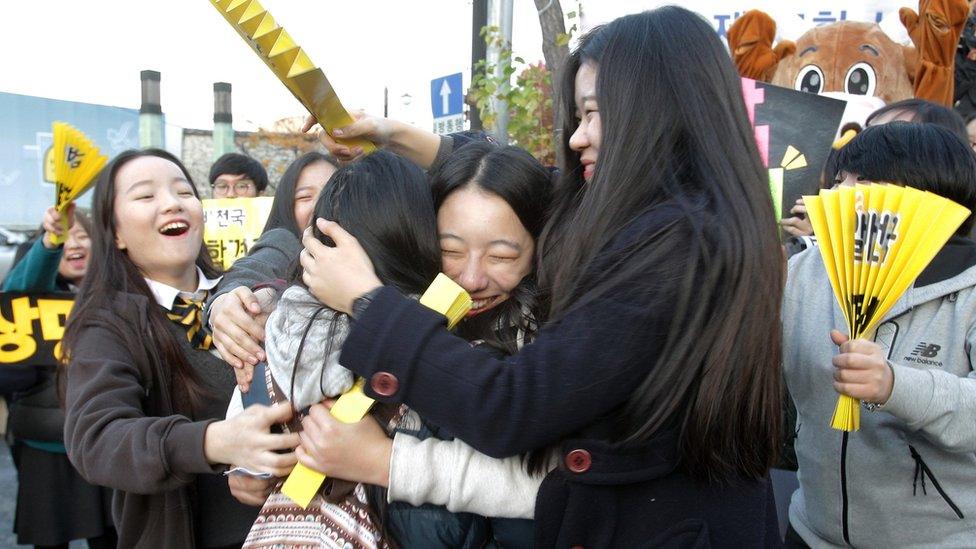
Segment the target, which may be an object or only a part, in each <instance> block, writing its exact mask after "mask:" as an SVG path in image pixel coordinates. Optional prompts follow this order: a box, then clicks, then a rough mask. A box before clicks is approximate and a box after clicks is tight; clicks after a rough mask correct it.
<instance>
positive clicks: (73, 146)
mask: <svg viewBox="0 0 976 549" xmlns="http://www.w3.org/2000/svg"><path fill="white" fill-rule="evenodd" d="M53 133H54V145H53V146H52V148H51V151H52V155H51V156H52V161H53V163H54V182H55V183H54V188H55V196H54V207H55V208H57V210H58V212H59V213H61V214H62V216H61V226H62V228H63V229H64V231H63V232H62V233H61V234H62V236H61V237H57V236H53V235H52V241H53V242H54V243H55V244H62V243H63V242H64V240H65V238H66V237H67V234H68V217H67V216H66V215H63V214H64V212H65V210H67V209H68V205H69V204H71V202H73V201H74V200H75V199H76V198H78V197H79V196H81V194H82V193H84V192H85V191H87V190H88V188H89V187H91V185H92V183H93V182H94V181H95V176H96V175H98V172H100V171H101V170H102V167H103V166H105V163H106V162H108V157H106V156H105V155H103V154H101V153H100V152H99V151H98V147H96V146H95V144H94V143H92V142H91V139H88V136H86V135H85V134H84V133H82V131H81V130H79V129H78V128H75V127H74V126H71V125H70V124H66V123H64V122H55V123H54V127H53Z"/></svg>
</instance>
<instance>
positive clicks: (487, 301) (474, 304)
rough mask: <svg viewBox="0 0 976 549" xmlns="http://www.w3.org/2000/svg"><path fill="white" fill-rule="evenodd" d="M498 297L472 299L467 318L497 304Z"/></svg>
mask: <svg viewBox="0 0 976 549" xmlns="http://www.w3.org/2000/svg"><path fill="white" fill-rule="evenodd" d="M498 297H499V296H497V295H496V296H492V297H486V298H484V299H474V300H472V301H471V310H470V311H468V314H467V316H469V317H471V316H474V315H477V314H480V313H483V312H485V311H487V310H488V309H491V308H492V307H494V306H495V303H497V302H498Z"/></svg>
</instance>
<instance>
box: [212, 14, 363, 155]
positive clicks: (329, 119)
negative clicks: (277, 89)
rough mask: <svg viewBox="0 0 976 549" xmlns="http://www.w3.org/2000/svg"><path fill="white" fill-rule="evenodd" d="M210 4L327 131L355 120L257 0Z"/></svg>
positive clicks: (353, 142) (357, 142)
mask: <svg viewBox="0 0 976 549" xmlns="http://www.w3.org/2000/svg"><path fill="white" fill-rule="evenodd" d="M210 3H211V4H213V6H214V7H215V8H217V11H219V12H220V14H221V15H223V16H224V19H226V20H227V22H228V23H230V25H231V26H232V27H234V30H236V31H237V34H239V35H240V36H241V38H243V39H244V41H245V42H247V43H248V45H249V46H251V49H252V50H254V53H256V54H258V57H260V58H261V60H262V61H264V62H265V64H266V65H268V68H270V69H271V72H273V73H274V74H275V76H277V77H278V80H281V83H282V84H284V85H285V87H287V88H288V90H289V91H291V93H292V95H294V96H295V98H296V99H298V101H300V102H301V104H302V105H304V106H305V108H306V109H308V112H310V113H312V114H313V115H315V118H316V119H317V120H318V121H319V124H321V125H322V127H323V128H325V129H326V131H328V132H329V133H330V134H331V133H332V130H334V129H335V128H340V127H342V126H347V125H349V124H352V123H353V118H352V116H350V115H349V113H348V112H347V111H346V109H345V107H343V106H342V102H341V101H339V96H338V95H336V92H335V89H334V88H333V87H332V84H331V83H330V82H329V79H328V78H326V77H325V73H324V72H322V69H320V68H318V67H316V66H315V64H314V63H312V60H311V59H309V57H308V54H306V53H305V51H304V50H303V49H302V48H301V47H299V46H298V44H296V43H295V40H294V39H292V37H291V35H289V34H288V32H287V31H285V29H283V28H282V27H280V26H279V25H278V23H276V22H275V20H274V17H272V16H271V14H270V13H268V11H267V10H265V9H264V7H263V6H261V4H260V3H259V2H257V0H210ZM338 141H340V142H342V143H344V144H345V145H348V146H350V147H361V148H362V149H363V152H365V153H370V152H373V151H375V150H376V146H375V145H374V144H373V143H372V142H370V141H366V140H364V139H338Z"/></svg>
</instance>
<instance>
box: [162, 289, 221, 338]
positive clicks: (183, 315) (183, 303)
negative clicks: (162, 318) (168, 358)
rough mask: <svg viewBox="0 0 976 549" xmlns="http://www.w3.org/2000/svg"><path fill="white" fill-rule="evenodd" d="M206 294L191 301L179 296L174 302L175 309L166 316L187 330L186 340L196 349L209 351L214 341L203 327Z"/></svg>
mask: <svg viewBox="0 0 976 549" xmlns="http://www.w3.org/2000/svg"><path fill="white" fill-rule="evenodd" d="M205 299H207V295H206V293H204V295H203V296H202V297H201V298H200V299H189V298H186V297H183V296H178V297H177V298H176V300H175V301H174V302H173V308H172V309H170V310H169V311H167V313H166V316H167V317H169V319H170V320H172V321H173V322H175V323H177V324H179V325H180V326H181V327H182V328H183V329H184V330H186V339H187V341H189V342H190V345H193V347H194V348H197V349H202V350H205V351H206V350H209V349H210V346H211V345H212V343H213V341H212V339H211V337H210V333H209V332H208V331H207V329H206V327H204V325H203V301H204V300H205Z"/></svg>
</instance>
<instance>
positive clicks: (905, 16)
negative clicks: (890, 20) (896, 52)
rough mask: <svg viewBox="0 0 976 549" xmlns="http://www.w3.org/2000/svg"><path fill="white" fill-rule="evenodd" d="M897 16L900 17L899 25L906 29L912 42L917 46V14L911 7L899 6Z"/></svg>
mask: <svg viewBox="0 0 976 549" xmlns="http://www.w3.org/2000/svg"><path fill="white" fill-rule="evenodd" d="M898 18H899V19H901V25H902V26H903V27H905V30H906V31H908V36H909V37H910V38H911V39H912V44H915V47H918V41H919V39H920V36H919V33H920V32H921V31H920V30H919V28H918V14H917V13H915V10H913V9H912V8H901V9H899V10H898Z"/></svg>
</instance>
